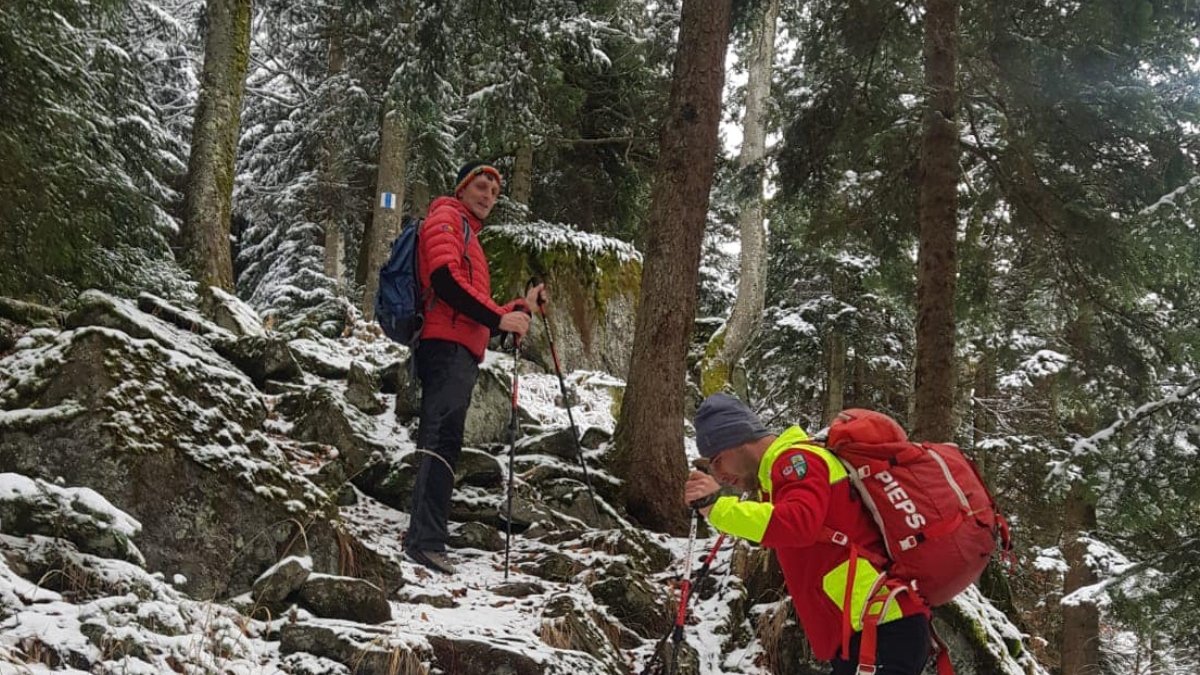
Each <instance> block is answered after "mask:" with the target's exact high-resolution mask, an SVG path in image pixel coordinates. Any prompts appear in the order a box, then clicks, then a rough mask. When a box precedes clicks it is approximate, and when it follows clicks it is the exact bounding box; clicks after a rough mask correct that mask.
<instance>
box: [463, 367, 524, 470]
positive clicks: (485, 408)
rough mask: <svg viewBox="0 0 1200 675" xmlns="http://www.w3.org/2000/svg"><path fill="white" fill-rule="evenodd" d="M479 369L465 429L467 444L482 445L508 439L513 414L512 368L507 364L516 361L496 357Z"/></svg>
mask: <svg viewBox="0 0 1200 675" xmlns="http://www.w3.org/2000/svg"><path fill="white" fill-rule="evenodd" d="M488 357H489V358H488V359H487V360H486V361H485V362H484V363H483V364H482V365H481V366H480V368H479V378H478V379H477V380H475V390H474V392H473V393H472V394H471V407H470V408H469V409H468V410H467V422H466V426H465V430H464V432H463V443H464V444H465V445H470V446H475V447H479V446H482V445H489V444H501V443H507V442H508V420H509V418H510V417H511V416H512V396H511V391H512V389H511V385H510V382H511V378H512V375H511V371H510V372H508V373H506V372H504V364H506V363H507V364H509V368H510V369H511V364H512V360H511V359H508V358H504V357H497V356H494V352H488Z"/></svg>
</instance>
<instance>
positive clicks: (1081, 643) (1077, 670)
mask: <svg viewBox="0 0 1200 675" xmlns="http://www.w3.org/2000/svg"><path fill="white" fill-rule="evenodd" d="M1095 527H1096V506H1095V504H1093V503H1092V500H1091V499H1090V497H1089V495H1088V492H1087V489H1086V488H1085V487H1084V486H1083V485H1081V484H1079V483H1076V484H1074V485H1072V486H1071V490H1070V491H1069V492H1068V493H1067V503H1066V505H1065V509H1064V513H1063V542H1062V549H1063V557H1064V558H1066V561H1067V576H1066V579H1065V581H1064V582H1063V595H1066V594H1068V593H1071V592H1072V591H1075V590H1077V589H1080V588H1083V587H1084V586H1088V585H1091V584H1094V583H1096V573H1095V571H1094V570H1092V568H1091V567H1090V566H1089V565H1088V563H1087V544H1086V543H1084V542H1083V541H1081V540H1080V537H1081V536H1083V535H1086V534H1090V533H1091V532H1092V531H1093V530H1094V529H1095ZM1062 626H1063V627H1062V645H1061V650H1062V669H1061V670H1062V675H1097V674H1098V673H1099V672H1100V609H1099V608H1098V607H1097V606H1096V605H1095V604H1092V603H1087V604H1080V605H1076V606H1074V607H1068V606H1065V605H1064V606H1063V617H1062Z"/></svg>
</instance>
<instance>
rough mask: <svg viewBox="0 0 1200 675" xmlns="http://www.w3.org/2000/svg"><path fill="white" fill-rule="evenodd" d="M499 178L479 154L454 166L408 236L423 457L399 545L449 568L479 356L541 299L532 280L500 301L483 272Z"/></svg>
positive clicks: (515, 328) (514, 329) (519, 331)
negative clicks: (420, 292)
mask: <svg viewBox="0 0 1200 675" xmlns="http://www.w3.org/2000/svg"><path fill="white" fill-rule="evenodd" d="M502 186H503V179H502V178H501V177H500V172H499V171H497V170H496V169H495V167H492V166H490V165H488V164H483V163H481V162H471V163H469V164H467V165H465V166H463V167H462V168H461V169H459V171H458V176H457V178H456V179H455V186H454V193H453V196H447V197H439V198H437V199H435V200H434V202H433V204H431V205H430V207H429V216H428V217H427V218H426V219H425V221H424V223H423V224H422V225H421V232H420V235H421V236H420V238H419V243H418V247H419V248H418V252H417V261H418V262H417V273H418V278H419V279H420V282H421V288H424V289H427V290H426V292H425V297H424V299H423V301H424V302H425V322H424V325H423V326H422V328H421V340H420V343H419V344H418V346H417V350H416V354H415V358H416V370H417V377H418V379H420V381H421V419H420V428H419V430H418V432H417V447H419V448H421V450H422V451H423V453H424V457H422V458H421V465H420V467H419V468H418V470H417V481H416V485H415V486H414V488H413V503H412V509H411V512H412V520H411V522H410V523H409V527H408V533H407V534H406V535H405V537H404V550H405V553H406V554H407V555H408V557H409V558H411V559H412V560H414V561H416V562H418V563H420V564H422V565H425V566H426V567H429V568H430V569H433V570H436V571H438V572H442V573H444V574H454V565H452V564H451V563H450V561H449V560H448V559H447V558H446V540H447V539H448V538H449V526H448V521H449V517H450V494H451V492H452V491H453V489H454V467H455V465H456V464H457V462H458V456H459V453H460V452H461V451H462V443H463V428H464V425H465V423H466V420H467V408H469V407H470V405H471V391H472V390H473V389H474V388H475V378H476V376H477V375H478V374H479V363H480V362H481V361H483V354H484V350H485V349H486V348H487V343H488V339H489V338H490V337H491V336H492V335H493V334H495V333H500V332H505V333H512V334H513V336H514V339H517V340H519V339H520V338H522V337H524V336H525V333H526V332H527V331H528V330H529V321H530V309H529V308H530V307H533V306H536V303H537V302H538V301H539V300H541V301H543V302H544V301H545V297H544V296H543V293H542V286H541V285H538V286H535V287H534V288H532V289H530V290H529V292H528V294H527V295H526V296H525V297H524V298H519V299H516V300H513V301H512V302H509V303H508V304H507V305H503V306H500V305H497V304H496V303H495V302H494V301H493V300H492V284H491V276H490V274H489V273H488V264H487V258H486V257H485V256H484V253H483V247H482V246H481V245H480V243H479V236H478V235H479V231H480V230H481V229H483V221H484V219H486V218H487V217H488V215H489V214H490V213H491V212H492V208H493V207H494V206H495V205H496V199H497V198H498V197H499V196H500V189H501V187H502ZM464 228H466V229H468V230H469V234H467V233H465V232H464Z"/></svg>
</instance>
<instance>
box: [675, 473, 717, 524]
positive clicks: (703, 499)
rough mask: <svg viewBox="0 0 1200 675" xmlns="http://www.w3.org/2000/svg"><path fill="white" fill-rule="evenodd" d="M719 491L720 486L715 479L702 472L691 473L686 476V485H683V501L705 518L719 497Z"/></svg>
mask: <svg viewBox="0 0 1200 675" xmlns="http://www.w3.org/2000/svg"><path fill="white" fill-rule="evenodd" d="M720 489H721V485H720V483H718V482H717V479H715V478H713V477H712V476H710V475H708V474H706V473H704V472H702V471H692V472H691V473H690V474H688V479H687V484H685V485H684V489H683V500H684V501H685V502H687V504H688V506H690V507H692V508H694V509H696V510H697V511H699V512H700V514H701V515H703V516H705V517H707V516H708V512H709V511H711V510H712V505H713V503H714V502H716V501H717V497H720V496H721V495H720ZM710 497H711V499H709V498H710Z"/></svg>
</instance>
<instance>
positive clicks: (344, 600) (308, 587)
mask: <svg viewBox="0 0 1200 675" xmlns="http://www.w3.org/2000/svg"><path fill="white" fill-rule="evenodd" d="M300 602H301V603H302V604H303V605H304V607H305V609H308V610H309V611H311V612H312V613H313V614H316V615H317V616H321V617H326V618H329V619H344V620H346V621H354V622H356V623H369V624H380V623H384V622H385V621H391V619H392V608H391V606H390V605H388V600H387V596H386V595H385V594H384V592H383V589H381V588H379V587H378V586H376V585H375V584H372V583H371V582H369V581H363V580H362V579H353V578H350V577H339V576H332V575H328V574H313V575H310V576H309V577H308V578H306V579H305V580H304V583H302V584H301V585H300Z"/></svg>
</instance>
